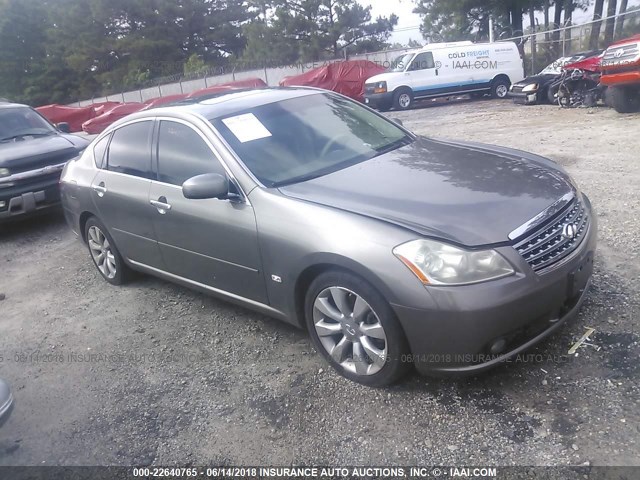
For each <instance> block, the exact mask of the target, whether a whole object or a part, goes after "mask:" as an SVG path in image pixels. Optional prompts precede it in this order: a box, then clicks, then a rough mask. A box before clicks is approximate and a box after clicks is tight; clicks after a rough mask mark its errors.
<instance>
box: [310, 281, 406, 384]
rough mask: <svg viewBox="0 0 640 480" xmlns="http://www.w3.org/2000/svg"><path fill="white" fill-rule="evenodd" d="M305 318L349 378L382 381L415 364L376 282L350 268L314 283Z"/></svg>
mask: <svg viewBox="0 0 640 480" xmlns="http://www.w3.org/2000/svg"><path fill="white" fill-rule="evenodd" d="M338 305H340V306H338ZM354 311H355V312H356V313H357V312H360V314H357V315H356V316H357V317H359V318H354V317H353V312H354ZM305 321H306V324H307V328H308V330H309V334H310V335H311V339H312V341H313V343H314V345H315V347H316V348H317V349H318V351H319V352H320V353H321V354H322V356H323V357H324V358H325V359H326V360H327V361H328V362H329V364H331V366H332V367H333V368H334V369H335V370H336V371H337V372H338V373H339V374H340V375H342V376H343V377H345V378H348V379H349V380H352V381H354V382H357V383H361V384H363V385H367V386H370V387H382V386H385V385H390V384H392V383H395V382H397V381H398V380H399V379H400V378H402V377H403V376H404V375H405V374H406V373H407V371H408V370H409V368H410V366H411V364H410V363H409V362H408V360H407V358H406V353H407V352H408V344H407V340H406V338H405V335H404V332H403V330H402V328H401V327H400V324H399V323H398V320H397V319H396V316H395V314H394V312H393V310H392V309H391V307H390V306H389V304H388V303H387V301H386V300H385V299H384V298H383V297H382V295H380V294H379V293H378V292H377V291H376V289H375V288H373V287H372V286H371V285H370V284H369V283H368V282H366V281H365V280H363V279H361V278H360V277H357V276H355V275H353V274H351V273H348V272H346V271H340V270H330V271H327V272H324V273H322V274H320V275H319V276H318V277H317V278H316V279H315V280H314V281H313V282H312V283H311V285H310V286H309V289H308V290H307V294H306V297H305ZM371 352H374V353H371Z"/></svg>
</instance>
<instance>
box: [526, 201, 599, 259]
mask: <svg viewBox="0 0 640 480" xmlns="http://www.w3.org/2000/svg"><path fill="white" fill-rule="evenodd" d="M567 224H574V225H575V226H576V235H575V237H573V238H565V237H564V236H563V235H562V230H563V227H564V226H565V225H567ZM588 229H589V214H588V212H587V210H586V209H585V207H584V205H583V203H582V201H581V200H580V199H579V198H576V199H575V200H574V201H573V202H572V203H571V204H570V205H569V206H568V207H567V209H566V210H565V211H564V212H563V213H561V216H560V217H559V218H558V219H556V220H554V221H553V222H552V223H551V224H550V225H546V226H544V227H542V228H541V229H539V230H537V231H536V232H534V233H533V234H531V235H529V236H528V237H526V238H525V239H523V240H521V241H519V242H518V243H516V244H515V245H514V248H515V249H516V250H517V251H518V253H519V254H520V255H521V256H522V258H524V259H525V260H526V262H527V263H528V264H529V265H530V266H531V268H533V270H534V271H535V272H540V271H542V270H545V269H547V268H549V267H552V266H553V265H555V264H556V263H557V262H559V261H560V260H562V259H563V258H565V257H567V256H569V255H570V254H571V253H572V252H573V251H574V250H575V249H576V248H577V247H578V246H579V245H580V244H581V243H582V240H584V238H585V236H586V232H587V230H588Z"/></svg>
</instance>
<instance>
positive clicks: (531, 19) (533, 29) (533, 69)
mask: <svg viewBox="0 0 640 480" xmlns="http://www.w3.org/2000/svg"><path fill="white" fill-rule="evenodd" d="M529 23H530V24H531V75H533V74H535V73H536V53H537V52H536V50H537V48H536V41H537V40H538V39H537V38H536V10H535V8H533V7H531V8H530V9H529Z"/></svg>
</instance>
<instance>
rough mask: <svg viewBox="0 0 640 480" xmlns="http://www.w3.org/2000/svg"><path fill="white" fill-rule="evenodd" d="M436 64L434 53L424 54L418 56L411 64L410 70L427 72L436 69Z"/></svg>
mask: <svg viewBox="0 0 640 480" xmlns="http://www.w3.org/2000/svg"><path fill="white" fill-rule="evenodd" d="M435 66H436V64H435V63H434V61H433V53H431V52H422V53H419V54H418V55H416V58H414V59H413V62H411V68H410V69H409V70H426V69H428V68H435Z"/></svg>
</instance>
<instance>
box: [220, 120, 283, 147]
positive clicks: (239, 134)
mask: <svg viewBox="0 0 640 480" xmlns="http://www.w3.org/2000/svg"><path fill="white" fill-rule="evenodd" d="M222 122H223V123H224V124H225V125H226V126H227V127H228V128H229V130H231V132H232V133H233V134H234V135H235V136H236V138H237V139H238V140H240V141H241V142H242V143H244V142H250V141H251V140H257V139H259V138H265V137H270V136H271V132H270V131H269V130H267V128H266V127H265V126H264V125H263V124H262V123H261V122H260V120H258V119H257V118H256V116H255V115H254V114H253V113H244V114H242V115H236V116H235V117H229V118H225V119H223V120H222Z"/></svg>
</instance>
